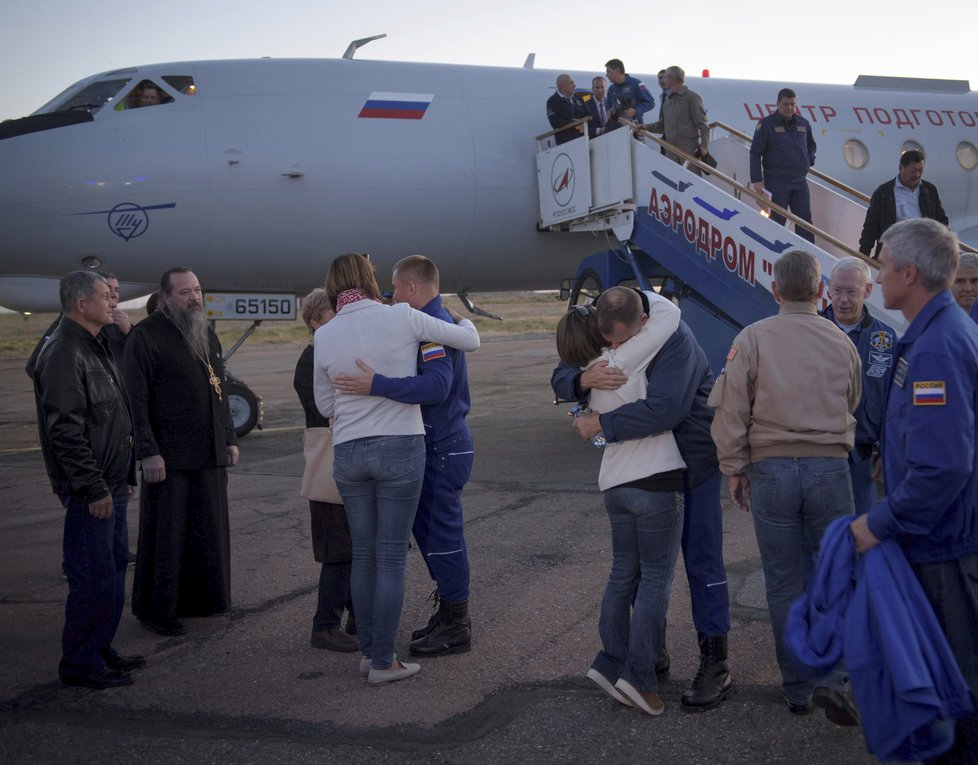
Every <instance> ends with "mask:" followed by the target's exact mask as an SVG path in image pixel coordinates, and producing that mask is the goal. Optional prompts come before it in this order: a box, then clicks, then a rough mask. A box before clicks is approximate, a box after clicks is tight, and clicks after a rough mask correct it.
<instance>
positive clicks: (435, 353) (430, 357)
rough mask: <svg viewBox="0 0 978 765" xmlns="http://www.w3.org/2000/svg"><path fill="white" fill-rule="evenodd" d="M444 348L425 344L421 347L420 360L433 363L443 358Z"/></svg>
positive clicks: (435, 344) (436, 344)
mask: <svg viewBox="0 0 978 765" xmlns="http://www.w3.org/2000/svg"><path fill="white" fill-rule="evenodd" d="M445 355H446V354H445V346H443V345H438V343H425V344H424V345H422V346H421V360H422V361H434V360H435V359H443V358H445Z"/></svg>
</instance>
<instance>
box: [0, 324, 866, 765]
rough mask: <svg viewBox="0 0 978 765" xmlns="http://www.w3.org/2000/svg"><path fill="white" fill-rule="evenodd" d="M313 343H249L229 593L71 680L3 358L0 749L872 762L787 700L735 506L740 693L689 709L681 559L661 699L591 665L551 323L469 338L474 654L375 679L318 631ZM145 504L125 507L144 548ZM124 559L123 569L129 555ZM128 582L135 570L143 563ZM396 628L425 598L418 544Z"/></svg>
mask: <svg viewBox="0 0 978 765" xmlns="http://www.w3.org/2000/svg"><path fill="white" fill-rule="evenodd" d="M300 350H301V346H300V345H299V344H296V343H284V344H281V345H278V346H273V347H269V346H259V345H254V346H249V345H248V344H246V345H245V346H244V347H243V348H242V349H241V350H240V351H238V353H237V354H236V356H235V357H234V359H233V360H232V363H231V365H230V366H231V367H232V369H233V371H234V372H235V373H236V374H237V375H238V376H240V377H241V378H243V379H244V380H245V381H246V382H247V383H248V384H249V385H250V386H251V387H252V388H253V389H254V390H255V391H257V392H258V393H260V394H261V395H262V396H263V397H264V405H265V427H264V430H262V431H255V432H253V433H252V434H250V435H248V436H247V437H245V438H244V439H243V441H242V443H241V462H240V464H239V465H238V466H237V467H236V468H234V469H233V470H232V471H231V477H230V504H231V550H232V562H231V568H232V599H233V610H232V611H231V613H230V614H228V615H223V616H215V617H210V618H205V619H188V620H187V625H188V632H187V634H186V635H185V636H182V637H177V638H163V637H159V636H157V635H155V634H153V633H150V632H148V631H146V630H145V629H143V628H142V627H141V626H140V625H139V624H138V623H137V622H136V621H135V620H134V618H133V617H132V615H131V614H130V613H129V612H128V610H127V612H126V614H125V615H124V616H123V621H122V625H121V626H120V628H119V632H118V635H117V639H116V646H117V648H118V649H119V650H120V652H122V653H127V654H128V653H138V654H144V655H146V657H147V660H148V664H147V666H146V667H145V668H144V669H143V670H141V671H139V672H138V673H137V674H136V682H135V683H134V684H133V685H131V686H128V687H124V688H120V689H115V690H106V691H90V690H84V689H76V688H62V687H61V686H60V684H59V683H58V679H57V666H58V659H59V657H60V635H61V628H62V625H63V609H64V599H65V595H66V593H67V583H66V582H65V581H64V579H63V578H62V576H61V568H60V561H61V531H62V521H63V512H62V511H61V508H60V505H59V503H58V502H57V499H56V498H55V497H54V496H53V495H52V494H51V491H50V487H49V484H48V482H47V479H46V476H45V473H44V468H43V464H42V459H41V455H40V451H39V449H38V446H37V434H36V426H35V415H34V404H33V396H32V390H31V384H30V381H29V380H28V378H27V377H26V375H25V374H24V372H23V361H19V360H15V361H2V362H0V401H2V402H3V403H2V417H0V436H2V441H0V443H2V448H0V646H2V654H0V655H2V661H0V762H3V763H10V764H14V763H54V762H58V763H89V762H91V763H102V764H104V763H136V762H138V763H167V764H168V765H174V764H175V763H184V762H187V763H225V762H227V763H231V762H233V763H252V762H254V763H304V762H323V761H326V760H329V761H333V762H346V763H405V764H408V763H467V764H468V763H471V764H473V765H476V764H479V763H516V762H521V763H525V762H530V763H578V762H580V763H584V762H604V761H613V762H620V763H631V762H648V761H659V762H676V763H690V764H692V763H758V762H760V763H863V762H872V761H874V758H872V757H870V756H869V755H868V754H866V751H865V745H864V742H863V739H862V736H861V733H860V731H859V729H858V728H840V727H836V726H835V725H833V724H832V723H830V722H829V721H827V720H826V719H825V718H824V717H823V716H822V715H821V713H819V712H818V711H817V710H816V713H814V714H812V715H810V716H807V717H796V716H793V715H791V714H789V712H788V710H787V708H786V706H785V704H784V702H783V701H782V699H781V694H780V689H779V686H778V682H779V676H778V671H777V665H776V663H775V660H774V649H773V645H772V638H771V630H770V624H769V622H768V618H767V612H766V609H765V603H764V594H763V577H762V574H761V573H760V560H759V558H758V553H757V548H756V544H755V542H754V535H753V529H752V526H751V522H750V518H749V516H747V515H746V514H743V513H741V512H739V511H737V510H736V509H735V508H733V507H732V506H730V505H729V504H727V503H726V502H724V508H725V509H724V526H725V527H724V549H725V556H726V562H727V566H728V574H729V581H730V593H731V601H732V619H733V627H732V630H731V633H730V639H729V640H730V665H731V669H732V672H733V676H734V682H735V693H734V694H733V696H732V697H731V698H730V699H729V700H727V701H726V702H725V703H724V704H722V705H721V706H720V707H719V708H718V709H716V710H713V711H710V712H706V713H701V714H689V713H684V712H682V711H681V709H680V706H679V698H680V696H681V694H682V692H683V690H684V688H685V687H686V684H687V683H688V681H689V679H690V678H691V677H692V675H693V674H694V672H695V669H696V666H697V656H698V649H697V646H696V637H695V630H694V628H693V626H692V620H691V616H690V609H689V595H688V588H687V585H686V579H685V574H684V572H683V569H682V564H681V562H680V564H679V565H678V570H677V573H676V578H675V584H674V587H673V592H672V601H671V605H670V609H669V632H668V640H667V642H668V646H669V649H670V652H671V654H672V676H671V679H670V680H669V681H667V682H666V683H665V684H664V685H663V687H662V695H663V698H664V700H665V702H666V712H665V714H663V715H662V716H660V717H655V718H652V717H647V716H644V715H641V714H640V713H638V712H636V711H634V710H631V709H627V708H625V707H623V706H621V705H619V704H617V703H615V702H614V701H612V700H611V699H609V698H608V697H606V696H605V695H604V694H603V693H602V692H601V691H599V690H598V689H597V688H596V687H594V686H593V685H592V684H591V683H590V681H588V680H586V679H585V677H584V673H585V672H586V671H587V669H588V667H589V665H590V662H591V660H592V658H593V656H594V654H595V652H596V651H597V650H598V648H599V646H600V643H599V640H598V634H597V622H598V611H599V606H600V599H601V594H602V591H603V588H604V584H605V581H606V578H607V575H608V569H609V565H610V535H609V529H608V521H607V518H606V515H605V512H604V509H603V505H602V502H601V495H600V493H599V491H598V489H597V486H596V478H597V468H598V463H599V460H600V456H601V455H600V451H599V450H598V449H595V448H594V447H593V446H591V445H590V444H589V443H585V442H582V441H581V440H580V439H578V438H577V436H576V435H575V434H574V433H573V431H572V430H571V427H570V418H569V417H568V415H567V412H568V409H569V407H568V405H557V406H555V405H554V404H553V395H552V393H551V391H550V386H549V378H550V372H551V370H552V368H553V365H554V364H555V362H556V355H555V352H554V349H553V339H552V336H550V335H535V336H532V335H531V336H524V337H520V338H516V339H489V340H487V341H484V343H483V346H482V348H481V349H480V350H479V351H478V352H477V353H474V354H470V356H469V374H470V379H471V385H472V400H473V401H472V403H473V407H472V413H471V415H470V418H469V420H470V425H471V429H472V432H473V435H474V438H475V443H476V460H475V469H474V473H473V476H472V480H471V481H470V482H469V484H468V487H467V489H466V492H465V495H464V503H465V513H466V528H467V532H466V533H467V539H468V547H469V555H470V558H471V564H472V596H471V615H472V621H473V635H474V637H473V647H472V650H471V652H470V653H467V654H459V655H453V656H444V657H436V658H430V659H426V660H423V669H422V671H421V673H420V675H419V676H417V677H415V678H412V679H410V680H407V681H404V682H400V683H394V684H391V685H389V686H384V687H381V688H369V687H367V685H366V683H365V682H364V680H363V678H362V677H361V676H360V675H359V673H358V671H357V654H335V653H330V652H327V651H319V650H316V649H313V648H311V647H310V646H309V632H310V630H311V623H312V616H313V612H314V610H315V598H316V586H317V581H318V570H319V567H318V565H317V564H316V563H315V562H314V560H313V556H312V550H311V542H310V530H309V514H308V505H307V503H306V502H305V501H304V500H303V499H302V498H301V497H299V495H298V493H297V492H298V485H299V477H300V475H301V472H302V451H301V443H300V434H301V426H302V414H301V410H300V407H299V405H298V402H297V400H296V398H295V394H294V392H293V390H292V372H293V369H294V364H295V361H296V359H297V358H298V355H299V352H300ZM137 514H138V502H137V501H134V502H133V503H131V505H130V512H129V528H130V535H131V541H132V545H133V548H132V549H135V544H136V529H137V526H138V517H137ZM131 571H132V569H131V568H130V572H131ZM130 580H131V575H130ZM406 583H407V584H406V595H405V600H404V610H403V615H402V619H401V626H400V632H399V637H398V647H399V651H400V653H401V655H407V653H408V651H407V648H408V645H407V644H408V640H409V634H410V631H411V630H412V629H414V628H416V627H418V626H421V625H422V624H424V623H425V621H426V620H427V618H428V616H429V614H430V604H428V603H426V598H427V597H428V595H429V593H430V592H431V590H432V587H433V585H432V583H431V581H430V579H429V578H428V575H427V571H426V570H425V568H424V565H423V563H422V561H421V559H420V557H419V555H418V554H417V551H416V550H415V551H412V553H411V554H410V555H409V558H408V565H407V572H406Z"/></svg>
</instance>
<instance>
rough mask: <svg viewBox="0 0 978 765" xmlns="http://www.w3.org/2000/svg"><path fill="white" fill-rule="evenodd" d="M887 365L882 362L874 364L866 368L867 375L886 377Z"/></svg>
mask: <svg viewBox="0 0 978 765" xmlns="http://www.w3.org/2000/svg"><path fill="white" fill-rule="evenodd" d="M885 376H886V367H884V366H883V365H882V364H873V365H872V366H871V367H870V368H869V369H867V370H866V377H885Z"/></svg>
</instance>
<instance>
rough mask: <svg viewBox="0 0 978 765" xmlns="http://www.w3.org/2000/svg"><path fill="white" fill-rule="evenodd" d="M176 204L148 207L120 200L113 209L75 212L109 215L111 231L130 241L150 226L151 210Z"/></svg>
mask: <svg viewBox="0 0 978 765" xmlns="http://www.w3.org/2000/svg"><path fill="white" fill-rule="evenodd" d="M176 206H177V203H176V202H169V203H167V204H162V205H148V206H147V207H143V206H142V205H137V204H136V203H135V202H120V203H119V204H117V205H116V206H115V207H113V208H112V209H111V210H93V211H92V212H83V213H75V215H108V219H107V221H106V222H107V223H108V226H109V231H111V232H112V233H113V234H115V235H116V236H118V237H120V238H121V239H124V240H125V241H127V242H128V241H129V240H130V239H135V238H136V237H139V236H142V235H143V234H145V233H146V230H147V229H148V228H149V212H148V211H149V210H168V209H172V208H174V207H176Z"/></svg>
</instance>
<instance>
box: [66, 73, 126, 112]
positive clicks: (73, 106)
mask: <svg viewBox="0 0 978 765" xmlns="http://www.w3.org/2000/svg"><path fill="white" fill-rule="evenodd" d="M128 84H129V79H128V78H127V79H124V80H102V81H100V82H93V83H92V84H91V85H89V86H88V87H86V88H82V89H81V90H80V91H78V92H77V93H75V94H73V95H71V96H69V97H68V98H67V99H65V100H64V101H61V102H59V103H57V104H55V106H54V108H53V109H49V110H47V111H59V112H70V111H85V112H88V113H89V114H95V112H97V111H98V110H99V109H101V108H102V107H103V106H105V104H107V103H109V102H111V101H113V100H114V98H115V95H116V94H117V93H118V92H119V91H120V90H122V89H123V88H124V87H125V86H126V85H128Z"/></svg>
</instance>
